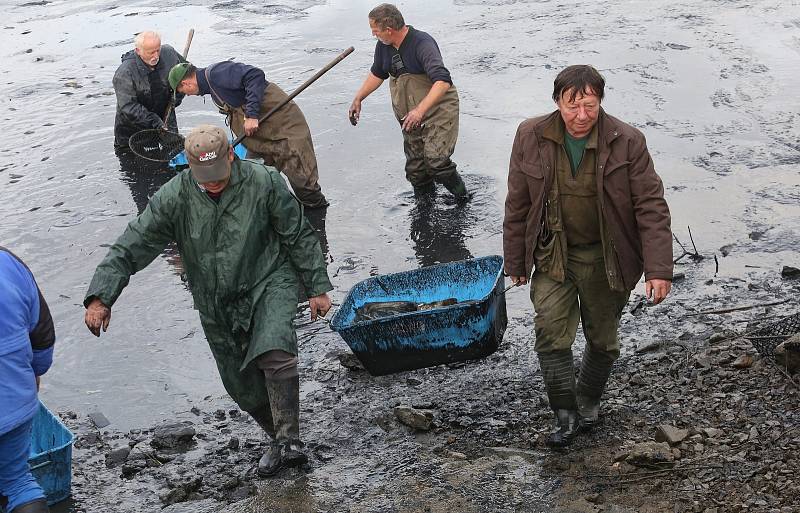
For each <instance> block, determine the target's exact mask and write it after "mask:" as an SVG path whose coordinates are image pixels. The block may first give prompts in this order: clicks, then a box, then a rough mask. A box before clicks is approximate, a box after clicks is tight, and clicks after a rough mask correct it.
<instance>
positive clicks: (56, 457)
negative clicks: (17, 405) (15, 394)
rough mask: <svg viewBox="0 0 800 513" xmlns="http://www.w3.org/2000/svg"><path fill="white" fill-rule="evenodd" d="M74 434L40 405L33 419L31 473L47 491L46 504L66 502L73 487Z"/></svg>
mask: <svg viewBox="0 0 800 513" xmlns="http://www.w3.org/2000/svg"><path fill="white" fill-rule="evenodd" d="M74 438H75V437H74V436H73V434H72V432H71V431H70V430H69V429H68V428H67V426H65V425H64V424H63V423H62V422H61V421H60V420H59V419H58V417H56V416H55V415H53V414H52V413H51V412H50V410H48V409H47V407H46V406H45V405H44V404H42V403H39V411H38V412H37V413H36V416H35V417H34V418H33V434H32V443H31V457H30V458H29V459H28V463H29V464H30V466H31V472H32V473H33V476H34V477H35V478H36V481H38V483H39V486H41V487H42V488H43V489H44V493H45V495H46V496H47V504H48V505H53V504H55V503H57V502H60V501H63V500H64V499H66V498H67V497H69V494H70V488H71V487H72V442H73V440H74Z"/></svg>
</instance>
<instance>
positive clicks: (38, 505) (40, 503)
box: [11, 499, 50, 513]
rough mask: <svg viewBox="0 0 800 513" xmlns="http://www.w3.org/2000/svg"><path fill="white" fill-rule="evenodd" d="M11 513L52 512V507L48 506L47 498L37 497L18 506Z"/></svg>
mask: <svg viewBox="0 0 800 513" xmlns="http://www.w3.org/2000/svg"><path fill="white" fill-rule="evenodd" d="M11 513H50V508H48V507H47V499H36V500H35V501H31V502H26V503H25V504H21V505H19V506H17V507H16V508H14V509H13V511H11Z"/></svg>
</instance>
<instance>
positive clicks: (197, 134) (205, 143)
mask: <svg viewBox="0 0 800 513" xmlns="http://www.w3.org/2000/svg"><path fill="white" fill-rule="evenodd" d="M184 147H185V149H186V158H187V160H188V161H189V168H190V169H191V170H192V176H193V177H194V179H195V180H197V183H206V182H216V181H218V180H224V179H225V178H227V177H228V175H229V173H230V170H231V164H230V162H228V148H229V147H230V143H228V138H227V137H226V135H225V132H224V131H223V130H222V129H221V128H219V127H216V126H214V125H200V126H198V127H197V128H195V129H194V130H192V131H191V133H189V136H188V137H187V138H186V143H185V145H184Z"/></svg>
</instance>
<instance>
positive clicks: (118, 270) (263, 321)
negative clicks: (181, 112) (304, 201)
mask: <svg viewBox="0 0 800 513" xmlns="http://www.w3.org/2000/svg"><path fill="white" fill-rule="evenodd" d="M186 153H187V156H188V160H189V169H188V170H184V171H183V172H181V173H180V174H178V175H177V176H175V177H174V178H173V179H172V180H170V181H169V182H168V183H167V184H165V185H164V186H163V187H162V188H161V189H159V190H158V192H156V194H155V195H154V196H153V197H152V199H151V200H150V203H149V204H148V206H147V208H145V210H144V212H143V213H142V214H141V215H139V216H138V217H137V218H136V219H134V220H133V221H131V222H130V223H129V224H128V227H127V229H126V230H125V232H124V233H123V234H122V235H121V236H120V237H119V238H118V239H117V241H116V242H115V243H114V245H113V246H111V249H110V250H109V252H108V255H106V257H105V259H104V260H103V261H102V262H101V263H100V265H99V266H98V267H97V270H96V271H95V274H94V277H93V278H92V282H91V284H90V285H89V290H88V292H87V293H86V298H85V299H84V305H85V306H86V307H87V309H86V319H85V320H86V326H87V327H88V328H89V330H91V332H92V333H94V334H95V335H96V336H100V329H101V328H102V329H103V331H105V330H106V329H107V328H108V323H109V321H110V320H111V306H112V305H113V304H114V302H115V301H116V300H117V298H118V297H119V295H120V294H121V293H122V289H123V288H124V287H125V286H126V285H127V284H128V281H129V279H130V276H131V275H133V274H134V273H136V272H138V271H140V270H142V269H143V268H144V267H146V266H147V265H148V264H149V263H150V262H151V261H153V259H154V258H155V257H156V256H157V255H158V254H159V253H161V251H162V250H163V249H164V247H165V246H166V245H167V244H168V243H169V242H171V241H175V242H176V243H177V247H178V249H179V252H180V256H181V259H182V261H183V265H184V269H185V271H186V276H187V278H188V282H189V287H190V289H191V291H192V297H193V299H194V304H195V307H196V308H197V309H198V310H199V312H200V321H201V323H202V326H203V331H204V333H205V335H206V338H207V339H208V344H209V346H210V348H211V353H212V354H213V356H214V359H215V360H216V363H217V368H218V369H219V373H220V377H221V378H222V382H223V384H224V385H225V389H226V390H227V391H228V393H229V394H230V396H231V397H232V398H233V400H234V401H236V403H237V404H238V405H239V406H240V407H241V408H242V409H243V410H245V411H247V412H248V413H250V415H252V416H253V418H254V419H255V420H256V421H257V422H258V423H259V424H260V425H261V427H262V428H263V429H264V431H266V432H267V434H268V435H269V440H270V443H269V447H268V449H267V451H266V453H265V454H264V456H263V457H262V458H261V460H260V461H259V464H258V472H259V474H260V475H262V476H269V475H272V474H274V473H275V472H277V471H278V470H279V469H280V468H282V467H285V466H297V465H300V464H303V463H305V462H306V461H307V457H306V455H305V454H304V453H303V452H302V443H301V442H300V431H299V429H300V427H299V408H300V403H299V377H298V369H297V335H296V334H295V331H294V327H293V325H292V319H293V318H294V316H295V313H296V311H297V297H298V287H299V286H300V284H302V285H303V286H304V287H305V289H306V291H307V294H308V296H309V306H310V309H311V319H312V320H315V319H316V317H317V316H318V315H325V313H326V312H327V311H328V309H329V308H330V304H331V303H330V299H329V298H328V295H327V294H326V292H328V291H329V290H331V289H332V287H331V283H330V281H329V280H328V275H327V272H326V269H325V262H324V259H323V256H322V251H321V250H320V245H319V239H318V238H317V236H316V234H315V233H314V230H313V229H312V228H311V226H310V225H309V223H308V221H307V220H306V219H305V217H303V212H302V207H301V206H300V205H299V204H298V202H297V199H296V198H295V197H294V196H292V194H291V193H290V192H289V189H288V188H287V187H286V184H285V182H284V180H283V178H282V177H281V176H280V174H278V172H277V170H275V169H274V168H270V167H266V166H263V165H261V164H258V163H255V162H251V161H248V160H239V158H238V157H236V156H235V155H234V153H233V148H232V147H231V146H230V144H229V143H228V138H227V136H226V134H225V131H224V130H222V129H221V128H218V127H214V126H211V125H201V126H199V127H197V128H196V129H194V130H193V131H192V132H191V133H190V134H189V136H188V137H187V138H186Z"/></svg>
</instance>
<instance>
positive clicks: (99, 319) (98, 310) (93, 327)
mask: <svg viewBox="0 0 800 513" xmlns="http://www.w3.org/2000/svg"><path fill="white" fill-rule="evenodd" d="M84 321H85V322H86V327H87V328H89V331H91V332H92V333H93V334H94V336H95V337H99V336H100V328H103V331H108V323H110V322H111V309H110V308H109V307H107V306H106V305H104V304H103V302H102V301H100V300H99V299H98V298H94V299H93V300H92V302H91V303H89V306H88V307H86V316H85V317H84Z"/></svg>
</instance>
